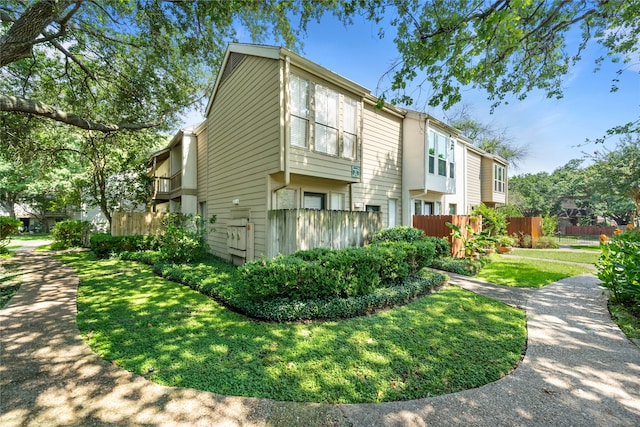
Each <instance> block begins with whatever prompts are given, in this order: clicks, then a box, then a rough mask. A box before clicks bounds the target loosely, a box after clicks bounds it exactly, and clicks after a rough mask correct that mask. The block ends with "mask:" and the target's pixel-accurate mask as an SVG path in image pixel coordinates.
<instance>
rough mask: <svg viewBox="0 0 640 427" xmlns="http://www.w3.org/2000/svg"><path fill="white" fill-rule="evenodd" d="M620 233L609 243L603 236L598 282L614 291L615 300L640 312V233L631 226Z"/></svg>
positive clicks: (616, 233) (616, 232)
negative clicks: (600, 281)
mask: <svg viewBox="0 0 640 427" xmlns="http://www.w3.org/2000/svg"><path fill="white" fill-rule="evenodd" d="M628 227H629V229H628V230H627V231H625V232H622V231H621V230H619V229H618V230H616V231H615V232H614V235H613V237H612V238H611V239H610V240H609V239H608V238H607V236H605V235H602V236H600V248H601V249H602V254H601V255H600V259H599V260H598V262H597V263H596V268H597V269H598V278H599V279H600V280H602V282H603V285H604V286H605V287H606V288H607V289H609V290H610V291H611V295H612V299H613V300H614V301H615V302H619V303H621V304H627V305H632V306H635V309H636V310H638V309H640V230H638V229H637V228H636V229H633V227H632V226H631V225H629V226H628Z"/></svg>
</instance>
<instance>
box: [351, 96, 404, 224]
mask: <svg viewBox="0 0 640 427" xmlns="http://www.w3.org/2000/svg"><path fill="white" fill-rule="evenodd" d="M362 135H363V136H362V171H361V176H362V183H360V184H354V185H353V201H354V202H361V203H363V207H364V206H366V205H375V206H380V209H381V212H382V217H383V225H384V226H385V227H387V226H388V225H389V212H388V211H389V199H396V200H397V201H398V202H397V203H396V206H397V208H396V209H397V212H396V221H397V223H398V224H399V223H400V218H402V203H401V198H402V119H401V118H400V117H396V116H394V115H392V114H390V113H386V112H384V111H381V110H377V109H375V107H374V106H371V105H368V104H365V106H364V122H363V131H362Z"/></svg>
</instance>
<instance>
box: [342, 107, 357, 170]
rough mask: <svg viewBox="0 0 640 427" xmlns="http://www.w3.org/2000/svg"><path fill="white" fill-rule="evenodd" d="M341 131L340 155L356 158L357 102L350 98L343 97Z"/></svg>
mask: <svg viewBox="0 0 640 427" xmlns="http://www.w3.org/2000/svg"><path fill="white" fill-rule="evenodd" d="M343 116H344V117H343V126H344V131H343V133H342V157H344V158H347V159H355V158H356V146H357V145H358V144H357V143H358V125H357V123H358V103H357V102H356V101H355V100H354V99H351V98H347V97H345V98H344V112H343Z"/></svg>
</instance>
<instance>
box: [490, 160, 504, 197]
mask: <svg viewBox="0 0 640 427" xmlns="http://www.w3.org/2000/svg"><path fill="white" fill-rule="evenodd" d="M504 181H505V171H504V166H500V165H493V191H495V192H497V193H504V189H505V185H504Z"/></svg>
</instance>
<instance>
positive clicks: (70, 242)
mask: <svg viewBox="0 0 640 427" xmlns="http://www.w3.org/2000/svg"><path fill="white" fill-rule="evenodd" d="M91 230H92V225H91V223H90V222H89V221H82V220H79V219H70V220H66V221H60V222H58V223H56V225H54V226H53V230H51V236H52V237H53V239H54V240H55V247H56V248H58V249H67V248H88V247H89V236H90V235H91Z"/></svg>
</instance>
